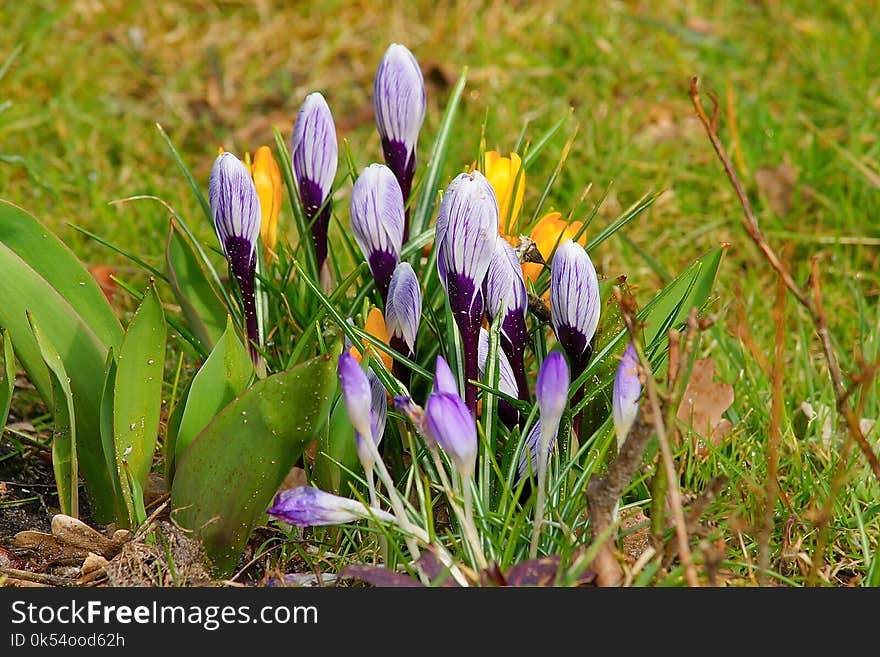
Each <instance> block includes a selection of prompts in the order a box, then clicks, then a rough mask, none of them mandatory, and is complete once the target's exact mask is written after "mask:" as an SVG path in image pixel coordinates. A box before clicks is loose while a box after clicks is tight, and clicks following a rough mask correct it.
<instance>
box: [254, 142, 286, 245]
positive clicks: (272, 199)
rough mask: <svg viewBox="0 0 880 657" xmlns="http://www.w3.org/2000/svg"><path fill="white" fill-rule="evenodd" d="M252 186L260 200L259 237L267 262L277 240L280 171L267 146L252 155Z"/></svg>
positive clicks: (279, 208)
mask: <svg viewBox="0 0 880 657" xmlns="http://www.w3.org/2000/svg"><path fill="white" fill-rule="evenodd" d="M251 169H252V175H253V177H254V186H255V187H256V188H257V196H258V197H259V198H260V209H261V211H262V215H263V216H262V221H261V223H260V237H261V238H262V240H263V249H264V256H265V259H266V261H267V262H268V261H269V257H270V255H272V254H273V253H274V250H275V243H276V242H277V240H278V213H279V212H281V169H280V168H279V167H278V163H277V162H276V161H275V158H274V157H272V151H271V150H270V149H269V147H268V146H260V147H259V148H258V149H257V151H256V152H255V153H254V160H253V164H252V167H251Z"/></svg>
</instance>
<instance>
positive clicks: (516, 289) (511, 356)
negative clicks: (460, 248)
mask: <svg viewBox="0 0 880 657" xmlns="http://www.w3.org/2000/svg"><path fill="white" fill-rule="evenodd" d="M483 294H484V295H485V297H486V314H487V315H488V316H489V319H490V321H495V318H496V317H497V316H499V315H500V316H501V318H502V319H501V348H502V349H503V350H504V353H505V354H506V355H507V358H508V360H509V361H510V365H511V367H512V368H513V373H514V375H515V376H516V383H517V394H516V395H514V396H516V397H519V399H522V400H524V401H527V400H528V399H529V383H528V380H527V379H526V368H525V361H524V356H525V349H526V342H528V337H529V332H528V328H527V327H526V311H527V310H528V303H529V299H528V294H526V284H525V280H524V279H523V273H522V266H521V265H520V263H519V259H518V258H517V257H516V253H515V252H514V250H513V248H512V247H511V246H510V244H508V243H507V240H505V239H503V238H501V237H496V239H495V253H494V255H493V256H492V260H491V261H490V262H489V271H488V272H487V274H486V281H485V283H484V284H483Z"/></svg>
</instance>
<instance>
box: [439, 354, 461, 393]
mask: <svg viewBox="0 0 880 657" xmlns="http://www.w3.org/2000/svg"><path fill="white" fill-rule="evenodd" d="M434 392H445V393H449V394H452V395H457V394H458V382H457V381H456V380H455V375H454V374H453V373H452V369H450V367H449V363H447V362H446V359H445V358H443V356H437V361H436V364H435V365H434Z"/></svg>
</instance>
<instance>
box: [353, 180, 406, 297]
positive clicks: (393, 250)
mask: <svg viewBox="0 0 880 657" xmlns="http://www.w3.org/2000/svg"><path fill="white" fill-rule="evenodd" d="M403 215H404V213H403V196H401V193H400V185H399V184H398V182H397V179H396V178H395V177H394V174H393V173H392V172H391V169H389V168H388V167H386V166H385V165H384V164H371V165H370V166H368V167H367V168H365V169H364V170H363V171H362V172H361V175H360V176H358V179H357V181H356V182H355V184H354V188H353V189H352V191H351V213H350V225H351V230H352V233H354V238H355V240H356V241H357V243H358V246H359V247H360V249H361V253H363V254H364V259H365V260H366V261H367V263H368V264H369V265H370V271H371V272H372V273H373V278H374V279H375V280H376V286H377V287H378V288H379V290H380V292H381V293H382V298H383V299H385V298H387V296H388V286H389V285H390V284H391V276H392V274H393V273H394V268H395V267H396V266H397V263H398V262H399V261H400V249H401V246H402V243H403V224H404V216H403Z"/></svg>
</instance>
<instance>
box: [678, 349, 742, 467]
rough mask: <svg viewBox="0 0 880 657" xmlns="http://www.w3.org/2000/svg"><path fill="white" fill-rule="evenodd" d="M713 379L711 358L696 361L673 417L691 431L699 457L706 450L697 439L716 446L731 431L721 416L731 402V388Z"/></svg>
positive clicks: (728, 422)
mask: <svg viewBox="0 0 880 657" xmlns="http://www.w3.org/2000/svg"><path fill="white" fill-rule="evenodd" d="M714 376H715V362H714V361H713V360H712V359H711V358H702V359H700V360H697V361H695V362H694V367H693V369H692V370H691V376H690V378H689V379H688V384H687V387H686V388H685V391H684V395H683V396H682V399H681V405H680V406H679V407H678V412H677V414H676V416H677V417H678V419H679V420H681V422H683V423H684V424H685V425H686V426H687V427H689V428H690V429H691V431H693V433H694V437H695V440H696V441H697V446H698V449H697V451H698V453H699V454H700V455H701V456H704V455H706V454H707V450H706V448H705V446H704V445H705V443H701V442H700V440H699V439H700V438H702V439H703V440H706V441H709V442H711V443H712V444H713V445H715V446H718V445H720V444H721V441H722V440H723V439H724V436H726V435H727V434H728V433H729V432H730V430H731V429H732V428H733V425H732V424H731V423H730V421H729V420H727V419H726V418H724V417H723V415H724V412H725V411H726V410H727V409H728V408H730V405H731V404H732V403H733V386H732V385H730V384H729V383H719V382H716V381H714V380H713V379H714Z"/></svg>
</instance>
